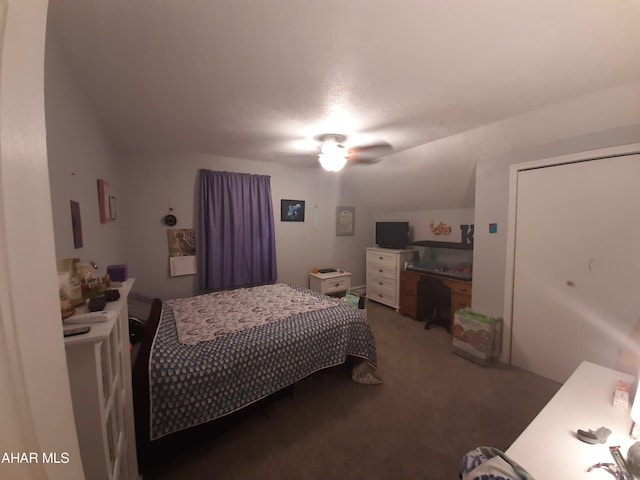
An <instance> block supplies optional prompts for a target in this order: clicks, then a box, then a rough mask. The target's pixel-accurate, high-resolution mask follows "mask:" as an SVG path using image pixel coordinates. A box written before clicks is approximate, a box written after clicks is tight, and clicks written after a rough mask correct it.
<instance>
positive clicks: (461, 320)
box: [452, 309, 502, 366]
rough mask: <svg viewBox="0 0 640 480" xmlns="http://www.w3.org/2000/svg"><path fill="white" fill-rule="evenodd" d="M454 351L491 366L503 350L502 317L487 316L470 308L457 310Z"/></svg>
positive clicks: (454, 328)
mask: <svg viewBox="0 0 640 480" xmlns="http://www.w3.org/2000/svg"><path fill="white" fill-rule="evenodd" d="M452 333H453V343H452V345H453V353H455V354H457V355H460V356H462V357H464V358H466V359H468V360H471V361H472V362H475V363H477V364H479V365H483V366H489V365H491V364H492V363H493V362H494V361H495V360H496V358H498V357H499V356H500V352H501V350H502V318H495V317H487V316H486V315H481V314H479V313H474V312H472V311H471V310H469V309H464V310H457V311H456V312H455V315H454V319H453V328H452Z"/></svg>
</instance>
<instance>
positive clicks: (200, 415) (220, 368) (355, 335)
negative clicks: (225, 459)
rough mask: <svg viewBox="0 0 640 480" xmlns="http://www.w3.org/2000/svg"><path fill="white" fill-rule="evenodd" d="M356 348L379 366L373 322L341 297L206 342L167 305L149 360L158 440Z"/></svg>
mask: <svg viewBox="0 0 640 480" xmlns="http://www.w3.org/2000/svg"><path fill="white" fill-rule="evenodd" d="M291 288H293V289H295V290H297V291H298V292H301V293H304V294H306V295H312V296H314V297H316V298H318V299H322V298H324V297H323V296H322V295H321V294H319V293H317V292H313V291H311V290H308V289H306V288H302V287H297V286H292V287H291ZM348 355H351V356H355V357H360V358H362V359H364V360H366V362H367V363H368V364H370V365H371V366H373V367H376V363H377V358H376V347H375V340H374V337H373V333H372V332H371V328H370V327H369V324H368V323H367V321H366V320H365V319H364V318H363V317H362V316H361V315H360V314H359V313H358V312H357V310H354V309H353V308H351V307H349V306H347V305H344V304H341V303H338V304H337V305H336V306H335V307H331V308H323V309H320V310H315V311H310V312H304V313H300V314H295V315H292V316H289V317H287V318H284V319H281V320H278V321H274V322H272V323H267V324H264V325H260V326H257V327H254V328H250V329H246V330H241V331H238V332H235V333H233V334H229V335H225V336H221V337H218V338H216V339H215V340H212V341H208V342H203V343H199V344H198V345H186V344H183V343H181V342H180V341H179V339H178V334H177V330H176V323H175V319H174V316H173V311H172V309H171V308H170V307H168V306H167V305H163V308H162V318H161V320H160V324H159V325H158V329H157V331H156V336H155V338H154V341H153V349H152V352H151V358H150V360H149V393H150V399H151V405H150V413H151V426H150V429H151V431H150V437H151V440H155V439H158V438H160V437H163V436H165V435H168V434H170V433H173V432H176V431H179V430H183V429H186V428H189V427H192V426H195V425H199V424H202V423H205V422H208V421H210V420H214V419H216V418H219V417H222V416H224V415H227V414H229V413H232V412H234V411H236V410H239V409H241V408H243V407H245V406H247V405H249V404H251V403H253V402H256V401H258V400H260V399H262V398H264V397H266V396H268V395H270V394H272V393H274V392H276V391H278V390H280V389H282V388H284V387H286V386H288V385H291V384H293V383H295V382H297V381H299V380H302V379H303V378H305V377H307V376H309V375H311V374H312V373H314V372H317V371H319V370H322V369H324V368H328V367H331V366H334V365H339V364H341V363H343V362H344V361H345V359H346V357H347V356H348Z"/></svg>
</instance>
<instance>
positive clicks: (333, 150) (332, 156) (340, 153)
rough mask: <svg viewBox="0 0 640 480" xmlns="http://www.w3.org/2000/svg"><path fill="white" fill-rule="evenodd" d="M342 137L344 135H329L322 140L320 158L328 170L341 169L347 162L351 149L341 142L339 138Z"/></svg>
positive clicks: (323, 166) (321, 163) (335, 170)
mask: <svg viewBox="0 0 640 480" xmlns="http://www.w3.org/2000/svg"><path fill="white" fill-rule="evenodd" d="M341 139H342V137H337V136H333V135H331V136H329V135H327V136H326V137H325V138H323V140H322V145H321V146H320V151H321V152H322V153H320V155H318V159H319V160H320V165H322V168H324V169H325V170H327V171H328V172H337V171H340V170H342V168H343V167H344V166H345V165H346V164H347V155H348V154H349V151H348V150H347V149H346V148H344V146H343V145H342V144H340V143H339V141H338V140H341Z"/></svg>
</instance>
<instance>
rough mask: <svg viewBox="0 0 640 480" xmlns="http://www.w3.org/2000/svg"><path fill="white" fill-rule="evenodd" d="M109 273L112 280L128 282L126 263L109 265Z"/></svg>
mask: <svg viewBox="0 0 640 480" xmlns="http://www.w3.org/2000/svg"><path fill="white" fill-rule="evenodd" d="M107 274H108V275H109V278H110V279H111V281H112V282H126V281H127V278H129V276H128V272H127V266H126V265H109V266H108V267H107Z"/></svg>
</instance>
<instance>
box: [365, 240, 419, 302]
mask: <svg viewBox="0 0 640 480" xmlns="http://www.w3.org/2000/svg"><path fill="white" fill-rule="evenodd" d="M366 251H367V298H368V299H369V300H374V301H376V302H379V303H383V304H385V305H388V306H390V307H393V308H395V309H396V310H397V309H399V308H400V272H401V271H402V269H403V268H404V262H408V261H410V260H411V259H412V258H413V253H414V251H413V250H393V249H390V248H378V247H368V248H367V249H366Z"/></svg>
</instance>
